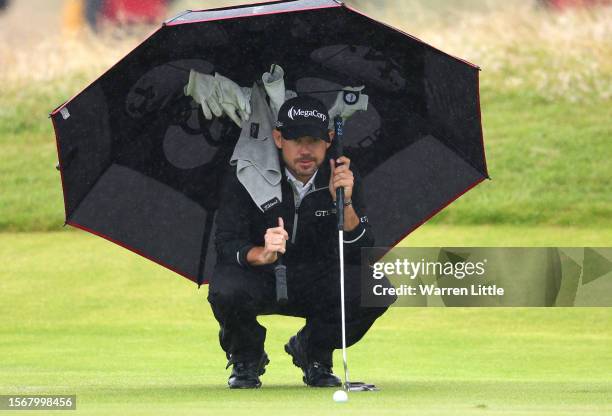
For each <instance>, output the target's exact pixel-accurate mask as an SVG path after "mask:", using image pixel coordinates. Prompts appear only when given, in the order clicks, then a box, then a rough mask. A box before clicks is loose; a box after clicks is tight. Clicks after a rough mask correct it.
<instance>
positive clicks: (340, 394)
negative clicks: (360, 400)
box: [334, 390, 348, 403]
mask: <svg viewBox="0 0 612 416" xmlns="http://www.w3.org/2000/svg"><path fill="white" fill-rule="evenodd" d="M334 401H335V402H338V403H343V402H347V401H348V394H346V392H345V391H344V390H336V391H335V392H334Z"/></svg>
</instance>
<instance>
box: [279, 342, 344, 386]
mask: <svg viewBox="0 0 612 416" xmlns="http://www.w3.org/2000/svg"><path fill="white" fill-rule="evenodd" d="M285 351H286V352H287V354H289V355H290V356H291V357H292V358H293V364H294V365H295V366H296V367H299V368H301V369H302V372H303V373H304V377H302V380H303V381H304V383H306V384H307V385H308V386H311V387H338V386H341V385H342V381H341V380H340V378H338V377H337V376H336V375H335V374H334V373H332V370H331V369H332V366H331V365H328V364H324V363H320V362H318V361H311V362H308V357H307V355H306V352H305V351H304V349H303V348H302V345H301V344H300V342H299V341H298V339H297V337H296V336H295V335H294V336H292V337H291V338H290V339H289V342H288V343H287V344H285Z"/></svg>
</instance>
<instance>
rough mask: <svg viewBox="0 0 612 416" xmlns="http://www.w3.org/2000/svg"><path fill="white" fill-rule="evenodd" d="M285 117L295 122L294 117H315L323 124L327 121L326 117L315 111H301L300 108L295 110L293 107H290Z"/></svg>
mask: <svg viewBox="0 0 612 416" xmlns="http://www.w3.org/2000/svg"><path fill="white" fill-rule="evenodd" d="M287 115H288V116H289V118H290V119H291V120H295V118H294V117H303V118H310V117H315V118H319V119H321V120H322V121H323V122H325V121H327V116H326V115H325V114H323V113H320V112H319V111H317V110H302V109H301V108H298V109H296V108H295V107H291V108H290V109H289V113H288V114H287Z"/></svg>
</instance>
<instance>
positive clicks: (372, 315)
mask: <svg viewBox="0 0 612 416" xmlns="http://www.w3.org/2000/svg"><path fill="white" fill-rule="evenodd" d="M290 111H291V113H290ZM328 123H329V115H328V112H327V109H326V107H325V105H324V104H323V103H321V102H320V101H318V100H316V99H313V98H308V97H298V98H294V99H291V100H289V101H287V102H286V103H285V104H284V105H283V106H282V108H281V109H280V111H279V122H278V123H277V128H276V129H275V130H274V131H273V137H274V142H275V144H276V147H277V148H278V149H279V155H280V162H281V170H282V171H283V180H282V185H281V186H282V202H280V201H274V202H276V205H274V202H273V203H271V205H274V206H273V207H271V208H269V209H268V210H267V211H265V212H262V210H260V209H259V208H258V207H257V206H255V203H254V202H253V200H252V198H251V197H250V195H249V193H248V192H247V190H246V189H245V188H244V187H243V186H242V184H241V183H240V182H239V181H238V179H237V177H236V172H235V170H234V171H233V172H230V174H229V175H228V176H227V177H226V180H225V183H224V185H223V193H222V197H221V201H220V207H219V211H218V215H217V230H216V235H215V238H216V249H217V256H218V260H217V265H216V267H215V271H214V274H213V275H212V276H211V279H210V282H209V283H210V286H209V295H208V301H209V302H210V304H211V306H212V310H213V313H214V315H215V318H216V319H217V320H218V321H219V324H220V326H221V330H220V332H219V341H220V343H221V347H222V348H223V350H224V351H225V353H226V356H227V358H228V359H229V362H228V364H227V367H229V366H230V365H233V368H232V373H231V375H230V377H229V380H228V384H229V387H230V388H257V387H260V386H261V381H260V379H259V376H261V375H262V374H264V372H265V366H266V365H267V364H268V363H269V359H268V356H267V354H266V353H265V351H264V340H265V338H266V328H264V327H263V326H261V325H260V324H259V323H258V322H257V316H258V315H268V314H280V315H287V316H297V317H303V318H306V324H305V326H304V327H303V328H302V329H300V331H299V332H298V333H297V335H295V336H292V337H291V338H290V339H289V342H287V344H286V345H285V351H286V352H287V353H288V354H289V355H291V357H292V358H293V363H294V364H295V365H296V366H297V367H299V368H301V369H302V372H303V374H304V376H303V381H304V383H306V384H307V385H309V386H316V387H332V386H340V385H341V384H342V383H341V380H340V379H339V378H338V377H337V376H336V375H334V374H333V373H332V353H333V351H334V349H336V348H341V347H342V338H341V312H340V283H339V263H338V231H337V225H336V214H335V206H334V203H335V202H334V200H335V198H336V188H338V187H344V189H345V195H346V201H345V220H344V227H345V234H344V236H345V237H344V251H345V259H346V266H345V279H346V285H345V287H346V334H347V346H350V345H352V344H355V343H356V342H357V341H359V340H360V339H361V338H362V337H363V336H364V334H365V333H366V332H367V331H368V329H369V328H370V327H371V326H372V324H373V323H374V321H375V320H376V319H377V318H378V317H379V316H381V315H382V314H383V313H384V312H385V310H386V309H387V308H384V307H381V308H365V307H361V306H360V289H361V287H360V280H359V279H360V276H359V257H360V248H361V247H371V246H372V245H373V244H374V241H373V238H372V236H371V233H370V231H369V225H368V219H367V217H366V214H365V204H364V201H363V199H362V197H363V195H362V191H361V188H360V182H359V181H358V180H357V179H356V178H355V177H354V175H353V172H352V170H351V169H352V168H351V162H350V160H349V159H348V158H346V157H342V158H340V159H338V160H333V159H330V158H329V157H328V156H327V150H328V149H329V147H330V145H331V142H332V140H333V131H329V130H328ZM279 253H282V255H283V261H284V264H285V265H286V266H287V287H288V297H289V302H288V303H286V304H284V305H280V304H278V302H277V301H276V286H275V275H274V265H275V263H276V261H277V260H278V256H279Z"/></svg>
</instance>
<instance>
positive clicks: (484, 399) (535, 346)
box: [0, 228, 612, 416]
mask: <svg viewBox="0 0 612 416" xmlns="http://www.w3.org/2000/svg"><path fill="white" fill-rule="evenodd" d="M424 230H425V231H423V232H421V234H420V235H421V236H422V237H420V238H421V240H419V239H415V240H414V243H415V244H418V243H419V242H423V241H425V240H427V232H428V231H427V230H426V229H425V228H424ZM447 231H449V230H448V229H447ZM464 231H467V230H465V229H461V234H462V233H463V232H464ZM494 231H495V230H492V231H491V232H492V235H495V232H494ZM432 232H433V233H434V234H433V235H437V234H436V233H438V231H437V229H433V228H432ZM515 233H516V235H523V232H522V231H521V230H516V231H515ZM470 234H473V233H470ZM502 234H503V237H504V238H505V239H506V240H505V241H507V239H508V238H510V239H512V236H511V233H509V232H506V231H505V232H503V233H502ZM450 235H452V232H451V234H447V236H450ZM459 235H460V234H458V236H457V241H459ZM564 235H566V236H567V235H568V234H564ZM574 237H575V236H572V235H569V237H568V238H571V239H572V240H573V241H580V239H579V238H578V240H576V239H574ZM451 240H452V238H451ZM447 241H450V240H447ZM489 242H491V241H489ZM552 243H555V242H552ZM552 243H550V244H552ZM493 244H495V243H493ZM574 244H575V243H574ZM585 244H588V243H587V242H585ZM0 264H1V265H2V266H1V268H0V316H2V318H3V319H2V325H0V357H1V358H0V394H28V393H30V394H35V393H38V394H53V393H58V394H76V395H77V411H76V412H53V414H62V413H66V414H69V415H75V414H88V415H89V414H92V415H95V414H100V415H108V414H122V415H157V414H159V415H166V414H179V415H183V414H185V415H187V414H190V415H191V414H194V415H195V414H230V412H231V414H236V415H240V414H245V415H250V416H254V415H259V414H269V415H281V414H291V415H302V414H303V415H312V414H326V413H330V414H331V413H332V412H334V414H340V415H341V414H377V415H379V414H383V415H384V414H408V415H448V414H453V415H538V416H539V415H555V416H558V415H572V416H573V415H607V414H611V413H612V404H611V403H612V377H611V376H610V374H612V359H611V358H610V357H612V354H611V352H612V309H609V308H608V309H606V308H576V309H562V308H559V309H526V308H507V309H435V308H430V309H420V308H418V309H417V308H414V309H409V308H394V309H392V310H390V311H389V313H387V314H386V315H385V316H383V317H382V318H381V319H380V320H379V321H377V322H376V324H375V325H374V327H373V328H372V330H371V331H370V333H368V335H367V336H366V337H365V338H364V340H363V341H362V342H361V343H359V344H358V345H356V346H355V347H353V348H350V349H349V366H350V370H351V374H352V376H353V378H354V379H355V380H362V381H367V382H371V383H375V384H377V385H378V386H379V387H381V389H382V390H381V391H379V392H373V393H354V394H351V396H350V399H349V402H348V403H342V404H338V403H334V402H333V401H332V394H333V391H334V390H333V389H312V388H307V387H305V386H304V385H303V384H302V382H301V377H300V373H299V370H298V369H297V368H295V367H293V365H292V364H291V362H290V359H289V357H288V356H287V355H286V354H285V353H284V352H283V350H282V346H283V344H284V342H286V340H287V338H288V337H289V336H290V335H291V334H292V333H294V332H295V331H296V330H297V329H298V328H299V327H300V326H301V324H302V320H300V319H295V318H286V317H264V318H263V319H261V321H262V323H263V324H264V325H265V326H266V327H267V328H268V340H267V343H266V350H267V351H268V353H269V355H270V358H271V364H270V365H269V366H268V371H267V373H266V374H265V375H264V376H263V377H262V381H263V388H262V389H260V390H257V391H230V390H228V389H227V388H226V384H225V383H226V380H227V376H228V373H229V370H225V369H224V367H225V357H224V354H223V353H222V352H221V349H220V348H219V346H218V343H217V324H216V321H215V320H214V318H213V316H212V314H211V311H210V307H209V306H208V304H207V303H206V301H205V295H206V288H205V287H203V288H202V289H201V290H199V291H198V290H197V289H196V287H195V285H193V284H192V283H191V282H189V281H187V280H186V279H183V278H181V277H178V276H176V275H174V274H172V273H171V272H169V271H166V270H165V269H163V268H161V267H159V266H157V265H155V264H153V263H151V262H149V261H147V260H144V259H141V258H140V257H138V256H136V255H134V254H131V253H129V252H128V251H126V250H124V249H121V248H120V247H117V246H114V245H112V244H110V243H108V242H105V241H104V240H102V239H99V238H96V237H93V236H90V235H87V234H85V233H82V232H63V233H45V234H42V233H41V234H0ZM335 358H336V370H337V371H338V372H341V368H342V365H341V358H340V355H339V354H336V357H335ZM41 413H42V412H41ZM2 414H10V412H2ZM16 414H23V413H16Z"/></svg>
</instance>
